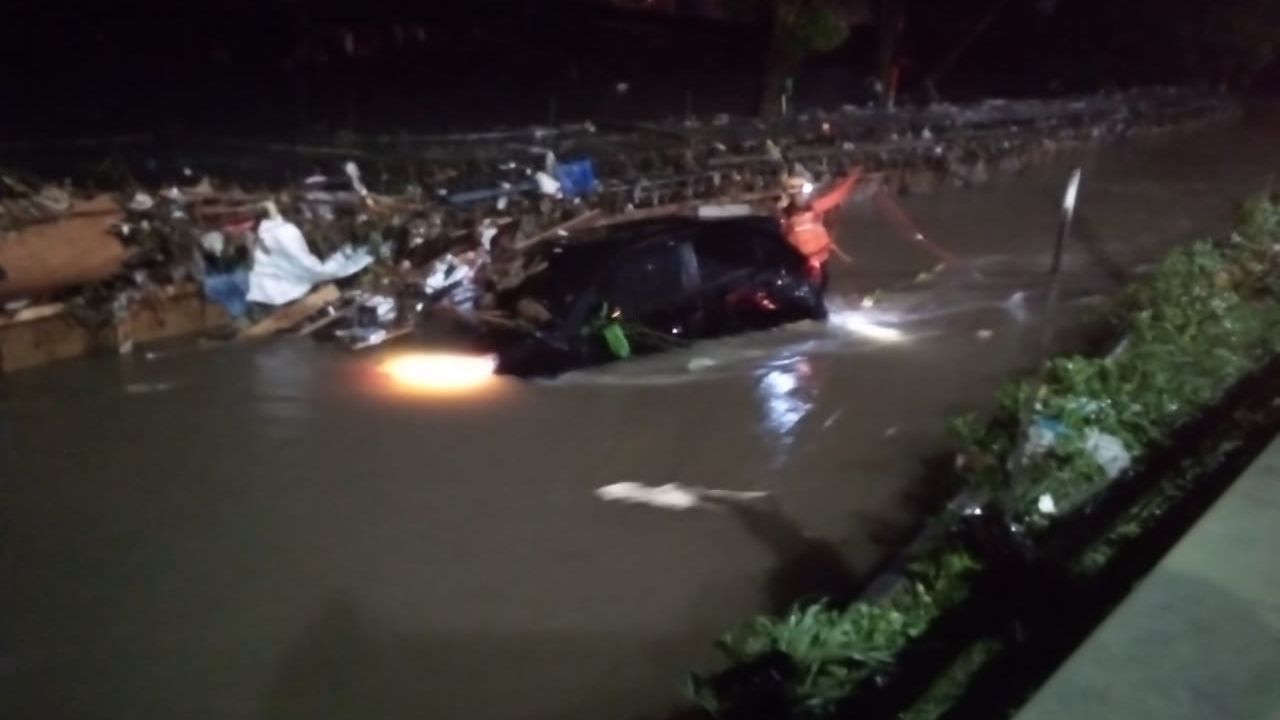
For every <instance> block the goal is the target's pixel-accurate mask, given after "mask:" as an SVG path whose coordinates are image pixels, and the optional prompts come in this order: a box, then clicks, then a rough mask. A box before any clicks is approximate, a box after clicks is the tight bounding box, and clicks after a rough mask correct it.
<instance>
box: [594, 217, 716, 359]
mask: <svg viewBox="0 0 1280 720" xmlns="http://www.w3.org/2000/svg"><path fill="white" fill-rule="evenodd" d="M697 282H698V268H697V259H696V257H695V256H694V254H693V248H692V247H691V246H690V244H689V242H688V240H687V239H686V238H683V237H676V238H667V239H662V240H655V241H650V242H647V243H645V244H643V245H641V246H639V247H636V248H632V249H630V250H627V251H626V252H624V253H623V254H622V255H620V256H619V257H618V259H617V261H616V262H615V263H614V265H613V267H612V269H611V272H610V274H609V277H608V279H607V281H606V282H605V285H604V292H603V293H602V296H603V298H604V301H605V303H606V304H607V305H608V306H609V310H610V311H611V312H612V311H617V313H618V315H619V319H620V320H621V321H622V322H623V324H624V326H631V327H637V326H638V327H640V328H643V329H644V330H646V331H648V332H645V333H641V334H642V335H643V336H644V337H639V338H638V340H640V344H641V345H642V346H645V345H646V344H648V345H653V344H657V345H661V344H662V341H661V340H659V337H660V336H666V337H667V338H669V339H670V340H674V341H678V340H679V339H683V338H689V337H696V336H697V335H698V334H699V331H700V325H701V318H700V315H701V302H700V300H699V298H698V296H697V293H696V289H697ZM667 344H671V343H670V342H669V341H668V342H667Z"/></svg>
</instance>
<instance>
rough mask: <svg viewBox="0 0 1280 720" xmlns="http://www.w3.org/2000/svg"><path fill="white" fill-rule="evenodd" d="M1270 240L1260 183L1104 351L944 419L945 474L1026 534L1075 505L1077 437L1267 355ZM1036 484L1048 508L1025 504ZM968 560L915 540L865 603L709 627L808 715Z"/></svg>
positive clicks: (906, 625)
mask: <svg viewBox="0 0 1280 720" xmlns="http://www.w3.org/2000/svg"><path fill="white" fill-rule="evenodd" d="M1278 242H1280V203H1278V202H1277V201H1276V198H1275V197H1274V196H1272V195H1271V194H1270V193H1266V194H1263V195H1260V196H1258V197H1255V198H1252V199H1250V200H1249V201H1248V202H1246V203H1245V204H1244V206H1243V208H1242V212H1241V217H1240V220H1239V224H1238V226H1237V230H1236V232H1235V233H1234V234H1233V235H1232V236H1231V238H1230V239H1229V240H1228V241H1225V242H1216V243H1215V242H1209V241H1202V242H1197V243H1193V244H1191V245H1189V246H1187V247H1184V248H1180V249H1178V250H1176V251H1174V252H1172V253H1171V254H1170V255H1169V256H1168V257H1167V258H1166V259H1165V260H1164V261H1163V262H1162V263H1160V265H1159V266H1158V267H1157V268H1156V269H1155V271H1154V272H1152V273H1151V274H1149V275H1147V276H1145V277H1143V278H1142V279H1141V280H1139V281H1138V282H1136V283H1135V284H1134V285H1132V286H1131V287H1130V288H1128V289H1127V290H1126V291H1125V292H1124V293H1122V294H1121V296H1120V297H1119V298H1118V299H1117V300H1116V301H1115V302H1114V303H1113V307H1112V319H1113V321H1114V322H1115V323H1116V325H1117V326H1118V327H1119V328H1121V329H1122V330H1123V331H1124V332H1125V340H1124V342H1123V343H1122V344H1121V345H1120V347H1119V348H1117V349H1116V350H1115V351H1114V352H1112V353H1111V354H1109V355H1107V356H1106V357H1100V358H1083V357H1075V356H1072V357H1062V358H1056V359H1054V360H1051V361H1050V362H1049V363H1048V365H1047V366H1046V367H1045V369H1044V372H1043V373H1042V374H1041V377H1040V381H1039V382H1033V381H1031V380H1027V379H1020V380H1014V381H1012V382H1009V383H1007V384H1006V385H1005V386H1004V387H1003V388H1002V389H1001V390H1000V392H999V395H998V398H997V400H998V403H997V407H996V410H995V411H994V412H993V414H992V415H991V416H990V417H989V418H987V419H985V420H979V419H978V418H976V417H974V416H967V417H963V418H959V419H956V420H954V421H952V423H951V426H950V428H951V431H952V435H953V437H954V438H955V440H956V443H957V446H958V451H959V452H958V460H957V464H956V465H957V472H958V474H959V476H960V477H961V478H962V479H963V481H964V482H965V483H966V484H967V485H968V486H969V488H970V489H971V490H972V491H974V492H976V493H978V494H979V495H985V496H986V497H987V499H988V500H990V501H991V502H993V503H994V504H995V505H996V507H997V508H998V509H999V510H1000V511H1001V512H1003V513H1004V516H1005V519H1006V520H1009V521H1012V522H1017V523H1020V524H1022V525H1024V526H1025V527H1028V528H1030V529H1032V530H1033V531H1035V530H1038V529H1044V528H1048V527H1050V526H1052V524H1053V522H1054V520H1055V519H1056V517H1058V516H1059V515H1060V514H1062V513H1065V512H1069V511H1070V510H1071V509H1072V508H1073V507H1075V506H1076V505H1078V504H1080V503H1084V502H1087V501H1088V500H1089V499H1090V498H1091V497H1093V496H1095V494H1096V493H1098V492H1099V491H1100V490H1102V489H1103V488H1105V487H1106V486H1107V485H1108V483H1109V482H1110V480H1111V479H1112V477H1113V476H1114V474H1113V473H1109V472H1106V471H1105V470H1104V468H1103V467H1102V465H1101V463H1100V461H1099V459H1098V458H1097V457H1096V455H1095V453H1094V451H1093V450H1092V449H1091V447H1090V442H1089V439H1090V438H1091V437H1094V438H1096V437H1097V436H1098V435H1099V434H1100V433H1105V434H1106V435H1109V436H1111V437H1112V438H1114V439H1115V440H1117V441H1118V442H1119V443H1121V444H1122V445H1123V447H1124V448H1125V449H1126V450H1127V452H1128V453H1130V454H1132V455H1134V456H1140V455H1141V454H1142V453H1143V452H1145V451H1147V450H1149V449H1151V448H1153V447H1156V446H1158V445H1160V444H1161V443H1164V442H1166V441H1167V438H1168V437H1169V434H1170V433H1171V432H1172V431H1173V430H1174V429H1175V428H1176V427H1177V426H1178V425H1179V424H1181V423H1183V422H1185V421H1187V420H1188V419H1190V418H1192V417H1193V416H1195V415H1196V414H1197V413H1199V412H1201V411H1202V410H1203V409H1204V408H1205V407H1206V406H1207V405H1208V404H1210V403H1212V402H1213V401H1214V400H1215V399H1217V398H1218V397H1219V396H1220V395H1221V394H1222V393H1223V392H1225V391H1226V390H1227V389H1228V388H1230V387H1231V386H1232V384H1234V383H1235V382H1237V381H1238V380H1240V379H1241V378H1242V377H1243V376H1244V375H1246V374H1247V373H1248V372H1250V371H1251V370H1253V369H1255V368H1257V367H1259V366H1260V365H1261V364H1262V363H1263V362H1265V361H1267V360H1268V359H1270V358H1272V357H1274V356H1275V355H1276V354H1277V353H1280V245H1277V243H1278ZM1037 421H1038V422H1040V423H1041V424H1042V425H1043V426H1047V427H1049V428H1051V430H1049V431H1044V432H1047V433H1048V434H1049V435H1050V437H1051V439H1050V440H1049V441H1046V442H1041V444H1040V445H1039V446H1038V447H1035V448H1034V451H1032V450H1031V449H1030V446H1031V445H1032V443H1029V442H1028V441H1027V437H1026V434H1027V428H1029V427H1035V422H1037ZM1200 460H1208V459H1206V458H1201V459H1200ZM1015 468H1016V470H1017V472H1014V470H1015ZM1186 477H1190V475H1187V474H1177V475H1175V476H1173V477H1171V478H1170V479H1169V480H1168V481H1166V482H1165V483H1164V484H1163V485H1162V486H1161V487H1160V488H1158V489H1157V490H1156V491H1155V492H1153V493H1151V494H1149V495H1148V496H1147V497H1145V498H1143V500H1141V501H1140V502H1138V503H1137V504H1135V505H1134V506H1133V507H1132V508H1130V510H1129V511H1128V512H1127V513H1126V514H1125V515H1124V516H1123V517H1122V518H1121V520H1120V521H1119V522H1118V523H1117V524H1116V525H1115V526H1114V527H1113V528H1112V529H1111V531H1110V532H1108V533H1107V534H1106V535H1104V536H1103V537H1102V538H1100V539H1099V540H1098V541H1097V542H1095V543H1094V545H1093V546H1091V547H1089V548H1087V550H1086V552H1084V553H1083V554H1082V555H1081V556H1080V557H1079V558H1078V559H1077V560H1076V563H1075V569H1076V570H1077V571H1078V572H1082V573H1090V572H1096V571H1097V570H1099V569H1100V568H1102V567H1103V566H1105V565H1106V563H1107V562H1108V561H1109V560H1110V558H1111V557H1112V556H1113V555H1114V553H1115V551H1116V550H1117V549H1118V548H1119V547H1121V546H1122V545H1123V544H1124V543H1125V542H1127V541H1128V540H1131V539H1132V538H1134V537H1136V536H1137V535H1138V534H1139V533H1140V532H1141V531H1142V530H1143V529H1144V528H1145V527H1148V526H1149V525H1150V524H1151V523H1152V522H1153V521H1154V520H1155V518H1157V517H1159V515H1160V513H1162V512H1164V511H1165V510H1166V509H1167V508H1168V507H1169V506H1170V505H1171V504H1172V502H1173V501H1174V500H1175V499H1176V498H1177V497H1178V496H1179V495H1180V494H1182V493H1184V492H1186V491H1187V489H1188V485H1187V481H1186ZM1046 494H1048V495H1050V496H1051V497H1052V498H1054V499H1055V505H1056V510H1054V511H1051V512H1046V511H1045V510H1043V508H1042V507H1041V506H1040V503H1039V502H1038V500H1039V499H1040V498H1041V497H1042V496H1043V495H1046ZM948 537H950V535H948ZM1036 539H1037V535H1036V534H1035V533H1034V532H1033V533H1032V535H1031V540H1032V542H1035V541H1036ZM980 570H981V566H980V562H979V559H978V558H977V557H975V556H974V555H972V554H971V553H970V552H969V551H967V550H965V549H962V548H960V547H958V546H956V545H955V544H954V543H952V542H944V543H942V544H940V545H937V546H935V547H933V548H932V549H930V550H929V551H927V552H925V553H923V554H922V555H921V556H920V557H919V558H918V559H917V560H916V561H915V562H914V563H912V564H911V565H910V566H909V569H908V571H907V573H906V577H905V579H904V580H903V582H901V583H900V584H899V585H898V586H897V587H896V589H895V590H894V591H892V592H891V593H889V594H888V595H887V596H886V597H884V598H882V599H880V600H878V601H876V602H857V603H854V604H852V605H850V606H848V607H845V608H837V607H831V606H830V605H829V604H827V603H822V602H819V603H816V604H812V605H808V606H800V607H796V608H794V609H793V610H792V611H791V612H789V613H787V614H786V615H785V616H783V617H781V618H775V617H757V618H754V619H752V620H750V621H749V622H747V623H745V624H744V625H743V626H742V627H740V628H739V629H738V630H736V631H734V632H732V633H730V634H729V635H727V636H725V637H724V638H723V639H722V640H721V642H720V648H721V649H722V650H723V652H724V653H725V655H726V656H727V657H728V659H729V661H730V662H731V663H732V664H734V665H738V666H744V665H749V664H751V663H754V662H758V661H760V660H761V659H762V658H769V657H784V658H786V659H787V660H788V662H789V663H790V667H791V671H790V672H786V673H772V674H765V675H764V676H763V678H764V679H763V680H760V679H759V676H757V677H756V680H755V681H756V682H763V683H765V684H772V685H775V686H777V687H774V688H773V690H775V691H776V692H774V693H773V695H772V696H774V697H777V696H780V697H782V698H783V699H784V704H785V707H786V710H785V714H786V716H788V717H796V718H811V717H822V716H824V715H827V714H829V713H830V712H831V710H832V709H833V708H835V707H836V706H837V704H838V703H840V702H841V701H843V700H844V699H846V698H847V697H849V695H850V694H852V693H854V692H855V691H856V690H857V688H858V687H859V686H860V685H861V684H862V683H864V682H866V681H867V680H868V679H869V678H871V677H873V676H875V675H876V674H877V673H882V672H885V671H888V670H890V669H891V668H892V667H893V664H894V662H895V660H896V658H897V657H898V656H899V654H900V653H901V652H902V651H903V649H905V648H906V647H908V646H909V645H910V644H911V643H912V642H913V641H915V640H916V639H917V638H919V637H920V636H921V635H923V634H924V633H925V632H926V631H927V630H928V628H929V627H930V626H931V624H932V623H933V622H934V621H935V620H936V619H937V617H938V616H939V615H940V614H941V613H943V612H944V611H945V610H946V609H948V608H950V607H954V606H955V605H956V604H957V603H959V602H961V601H963V600H964V599H965V598H966V597H967V596H968V595H969V594H970V592H971V586H972V583H973V579H974V577H975V576H976V575H977V574H978V572H979V571H980ZM997 651H998V647H997V646H995V645H993V644H990V643H979V644H978V645H976V646H974V647H971V648H970V649H969V650H968V651H966V653H965V654H963V655H962V656H961V658H960V659H959V660H958V661H957V662H956V663H954V664H953V668H952V671H948V672H947V673H944V675H943V676H942V677H941V678H940V679H939V680H938V681H937V682H935V686H934V688H932V689H931V690H930V691H929V692H928V693H926V695H925V696H924V697H923V698H922V700H921V701H920V702H918V703H917V704H916V706H915V707H913V708H911V710H910V711H909V712H908V713H907V715H906V717H908V718H911V720H915V719H916V718H933V717H937V716H939V715H940V714H941V713H942V712H943V711H945V708H946V707H947V706H948V705H949V704H950V703H952V702H954V698H955V697H958V694H959V692H961V691H962V690H963V687H964V685H966V684H967V683H968V681H969V678H971V677H972V675H973V674H974V673H976V672H977V669H979V668H980V667H981V665H982V664H984V663H985V662H986V661H987V660H988V659H989V658H990V656H991V655H993V654H994V653H996V652H997ZM713 687H718V689H712V688H713ZM691 689H692V694H693V696H694V697H695V699H696V700H698V702H700V704H702V705H703V707H705V708H706V709H708V710H710V711H712V712H713V713H717V714H732V712H733V711H734V709H735V708H734V702H735V699H736V698H739V697H745V696H742V695H735V694H734V692H733V691H732V689H730V690H725V689H723V687H722V686H715V685H714V684H712V683H709V682H706V681H705V679H702V678H697V677H695V678H694V682H693V683H692V684H691Z"/></svg>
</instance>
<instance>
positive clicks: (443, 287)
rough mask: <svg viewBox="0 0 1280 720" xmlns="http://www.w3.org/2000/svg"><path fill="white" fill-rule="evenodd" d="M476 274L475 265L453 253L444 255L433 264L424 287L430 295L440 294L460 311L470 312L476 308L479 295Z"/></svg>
mask: <svg viewBox="0 0 1280 720" xmlns="http://www.w3.org/2000/svg"><path fill="white" fill-rule="evenodd" d="M475 276H476V268H475V266H473V265H471V264H469V263H465V262H462V261H461V260H459V259H458V258H456V257H454V256H453V255H444V256H442V257H440V258H437V259H436V261H435V262H434V263H432V264H431V268H430V270H429V272H428V273H427V278H426V280H424V281H423V282H422V289H423V290H425V291H426V293H427V294H428V295H437V294H438V295H440V296H441V297H442V298H443V299H444V300H447V301H448V303H449V304H450V305H452V306H453V307H454V308H455V309H457V310H459V311H463V312H470V311H471V310H474V309H475V304H476V299H477V296H478V295H479V288H477V287H476V283H475Z"/></svg>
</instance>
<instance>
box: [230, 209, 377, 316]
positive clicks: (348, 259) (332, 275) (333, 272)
mask: <svg viewBox="0 0 1280 720" xmlns="http://www.w3.org/2000/svg"><path fill="white" fill-rule="evenodd" d="M258 241H259V242H258V245H257V247H255V248H254V251H253V270H252V271H251V272H250V273H249V301H250V302H257V303H266V304H267V305H283V304H285V303H287V302H293V301H294V300H297V299H298V298H300V297H302V296H303V295H306V294H307V292H308V291H310V290H311V287H312V286H313V285H316V284H317V283H322V282H326V281H328V280H336V279H338V278H344V277H347V276H348V275H353V274H355V273H357V272H360V271H361V270H363V269H364V268H365V267H366V266H368V265H369V263H371V262H373V256H372V255H370V254H369V253H367V252H365V251H364V250H352V249H351V248H349V247H348V248H344V249H342V250H340V251H338V252H336V253H334V254H333V255H331V256H329V258H328V259H327V260H321V259H320V258H318V257H316V256H315V255H314V254H313V253H312V252H311V248H309V247H308V246H307V240H306V238H304V237H303V236H302V231H301V230H299V229H298V226H297V225H294V224H293V223H291V222H289V221H288V220H284V219H281V218H268V219H266V220H263V221H262V222H261V223H259V224H258Z"/></svg>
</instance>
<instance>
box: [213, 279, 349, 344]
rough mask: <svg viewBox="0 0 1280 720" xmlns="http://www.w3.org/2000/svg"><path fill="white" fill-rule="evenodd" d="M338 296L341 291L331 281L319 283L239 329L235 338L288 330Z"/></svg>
mask: <svg viewBox="0 0 1280 720" xmlns="http://www.w3.org/2000/svg"><path fill="white" fill-rule="evenodd" d="M340 297H342V293H341V292H339V291H338V287H337V286H336V285H334V284H333V283H326V284H325V285H321V286H320V287H318V288H316V289H315V290H312V291H311V292H310V293H309V294H308V295H306V296H305V297H303V298H301V299H299V300H295V301H293V302H291V303H289V304H288V305H285V306H284V307H282V308H280V309H279V310H277V311H275V312H274V313H272V314H271V315H270V316H269V317H267V318H266V319H264V320H262V321H261V322H259V323H257V324H255V325H252V326H250V327H248V328H246V329H244V330H242V331H240V334H239V335H237V336H236V339H238V340H252V339H255V338H263V337H267V336H269V335H274V334H276V333H278V332H281V331H284V330H288V329H289V328H291V327H293V326H295V325H297V324H298V323H300V322H302V321H303V320H306V319H307V316H308V315H311V314H312V313H314V312H316V311H318V310H320V309H322V308H323V307H324V306H326V305H328V304H330V303H333V302H337V300H338V298H340Z"/></svg>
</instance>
